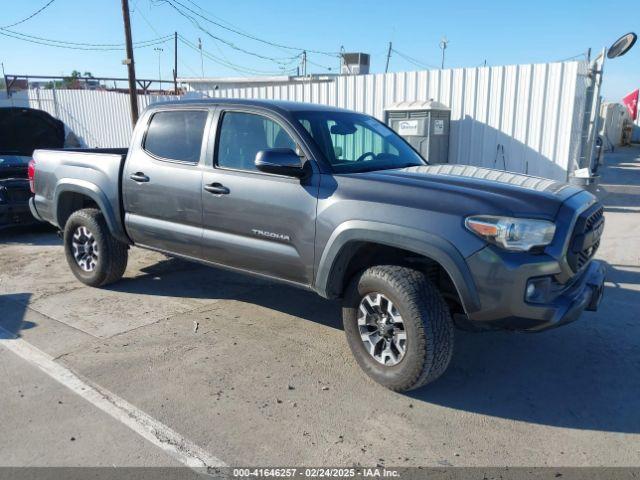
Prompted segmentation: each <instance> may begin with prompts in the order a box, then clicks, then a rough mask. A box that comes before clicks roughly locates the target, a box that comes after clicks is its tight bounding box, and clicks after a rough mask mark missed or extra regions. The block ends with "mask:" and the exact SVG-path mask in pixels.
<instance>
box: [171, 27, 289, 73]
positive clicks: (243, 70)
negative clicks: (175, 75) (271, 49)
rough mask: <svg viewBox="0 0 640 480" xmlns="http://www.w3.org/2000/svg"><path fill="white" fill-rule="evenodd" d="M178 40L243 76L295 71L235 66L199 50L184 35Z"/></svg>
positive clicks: (179, 36)
mask: <svg viewBox="0 0 640 480" xmlns="http://www.w3.org/2000/svg"><path fill="white" fill-rule="evenodd" d="M178 40H180V42H182V43H183V44H184V45H186V46H188V47H189V48H191V49H192V50H194V51H196V52H202V55H203V56H204V57H206V58H207V59H208V60H211V61H212V62H214V63H217V64H219V65H222V66H224V67H227V68H229V69H231V70H234V71H236V72H239V73H243V74H252V75H278V74H282V73H283V72H289V71H293V70H294V69H288V70H287V69H283V70H281V71H279V72H275V71H265V70H257V69H253V68H249V67H243V66H241V65H237V64H234V63H232V62H229V61H226V60H224V59H222V58H220V57H217V56H215V55H213V54H212V53H210V52H207V51H206V50H203V49H200V48H198V46H197V45H195V44H194V43H192V42H190V41H189V40H187V39H186V38H184V37H183V36H182V35H180V34H178Z"/></svg>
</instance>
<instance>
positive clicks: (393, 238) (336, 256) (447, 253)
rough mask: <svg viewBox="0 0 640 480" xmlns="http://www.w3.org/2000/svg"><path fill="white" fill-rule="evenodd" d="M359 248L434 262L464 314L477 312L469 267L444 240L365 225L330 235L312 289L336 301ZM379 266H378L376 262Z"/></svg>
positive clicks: (350, 225) (357, 224)
mask: <svg viewBox="0 0 640 480" xmlns="http://www.w3.org/2000/svg"><path fill="white" fill-rule="evenodd" d="M363 246H367V247H369V246H375V247H382V250H380V252H382V253H383V254H388V253H389V252H390V251H389V250H388V249H397V250H399V251H402V252H406V253H409V254H411V255H412V256H415V257H416V258H421V259H425V260H427V261H431V262H434V264H435V265H437V266H438V267H440V268H442V270H443V271H444V272H446V275H448V277H449V279H450V280H451V283H452V284H453V287H454V288H455V291H456V293H457V295H458V298H459V300H460V304H461V306H462V308H463V309H464V311H465V313H467V314H468V313H471V312H474V311H477V310H479V309H480V301H479V298H478V294H477V291H476V288H475V283H474V281H473V277H472V276H471V272H470V270H469V267H468V266H467V264H466V262H465V260H464V258H463V257H462V255H461V254H460V252H459V251H458V250H457V249H456V248H455V247H454V246H453V245H452V244H451V243H450V242H448V241H447V240H445V239H443V238H441V237H438V236H436V235H432V234H429V233H427V232H424V231H420V230H416V229H413V228H410V227H401V226H397V225H390V224H383V223H379V222H369V221H350V222H345V223H344V224H342V225H340V226H339V227H338V228H337V229H336V230H335V231H334V232H333V234H332V235H331V237H330V239H329V241H328V242H327V245H326V247H325V249H324V251H323V253H322V256H321V258H320V261H319V263H318V268H317V274H316V281H315V289H316V291H317V292H318V293H319V294H320V295H322V296H324V297H326V298H336V297H340V296H341V294H342V292H343V290H344V288H345V286H346V283H347V282H348V280H349V278H350V276H351V275H352V274H354V273H355V272H353V271H349V268H350V265H353V260H354V258H355V257H356V256H357V255H359V254H360V253H361V252H362V251H363V250H362V247H363ZM378 263H379V262H378Z"/></svg>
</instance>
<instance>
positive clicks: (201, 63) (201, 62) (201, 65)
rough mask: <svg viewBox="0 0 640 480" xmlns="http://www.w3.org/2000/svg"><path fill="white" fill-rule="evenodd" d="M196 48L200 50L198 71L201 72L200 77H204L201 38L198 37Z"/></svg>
mask: <svg viewBox="0 0 640 480" xmlns="http://www.w3.org/2000/svg"><path fill="white" fill-rule="evenodd" d="M198 50H200V71H201V72H202V78H204V60H203V57H202V39H200V38H198Z"/></svg>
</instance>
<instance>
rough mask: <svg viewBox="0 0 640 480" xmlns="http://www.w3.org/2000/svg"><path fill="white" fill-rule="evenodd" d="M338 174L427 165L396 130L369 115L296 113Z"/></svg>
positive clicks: (318, 112) (321, 112)
mask: <svg viewBox="0 0 640 480" xmlns="http://www.w3.org/2000/svg"><path fill="white" fill-rule="evenodd" d="M294 115H295V117H296V118H297V120H298V121H299V122H300V123H301V124H302V126H303V127H304V128H305V129H306V130H307V131H308V132H309V133H310V134H311V136H312V137H313V140H314V141H315V142H316V144H317V145H318V148H320V150H321V151H322V153H323V154H324V156H325V158H326V160H327V162H329V163H330V164H331V167H332V168H333V171H334V172H336V173H355V172H367V171H372V170H387V169H392V168H403V167H411V166H415V165H425V164H426V162H425V161H424V160H423V159H422V157H421V156H420V155H418V153H416V151H415V150H413V149H412V148H411V147H410V146H409V145H408V144H407V143H406V142H405V141H404V140H403V139H402V138H401V137H400V136H399V135H398V134H397V133H395V132H394V131H393V130H391V129H390V128H389V127H387V126H386V125H385V124H383V123H382V122H380V121H378V120H376V119H375V118H373V117H370V116H368V115H362V114H358V113H352V112H331V111H309V112H304V111H301V112H296V113H294Z"/></svg>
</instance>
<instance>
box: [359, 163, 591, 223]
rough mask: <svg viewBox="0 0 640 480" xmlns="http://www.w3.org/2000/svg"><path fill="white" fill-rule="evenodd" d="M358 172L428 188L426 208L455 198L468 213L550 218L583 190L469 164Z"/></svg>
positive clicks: (449, 204)
mask: <svg viewBox="0 0 640 480" xmlns="http://www.w3.org/2000/svg"><path fill="white" fill-rule="evenodd" d="M361 175H364V176H367V177H369V178H370V179H375V180H377V181H380V182H385V183H391V184H396V185H398V186H410V187H417V188H424V189H429V190H431V191H432V192H431V193H432V195H429V196H428V197H429V202H430V203H431V205H430V208H434V207H435V206H436V205H434V203H433V201H434V199H436V203H443V202H447V203H448V208H451V207H452V205H451V202H455V204H456V207H457V208H456V209H463V210H464V211H465V212H467V213H468V214H472V213H486V214H502V215H513V216H529V217H534V218H554V217H555V215H556V213H557V212H558V209H559V208H560V205H561V204H562V202H564V201H565V200H567V199H568V198H569V197H571V196H573V195H575V194H577V193H579V192H581V191H583V190H582V189H580V188H579V187H576V186H573V185H569V184H567V183H562V182H558V181H555V180H549V179H546V178H540V177H533V176H530V175H522V174H518V173H511V172H506V171H503V170H493V169H489V168H480V167H473V166H469V165H448V164H447V165H425V166H415V167H406V168H399V169H391V170H378V171H372V172H366V173H363V174H361ZM436 192H439V193H438V194H437V195H433V194H435V193H436ZM443 206H444V208H447V206H446V205H443Z"/></svg>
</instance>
